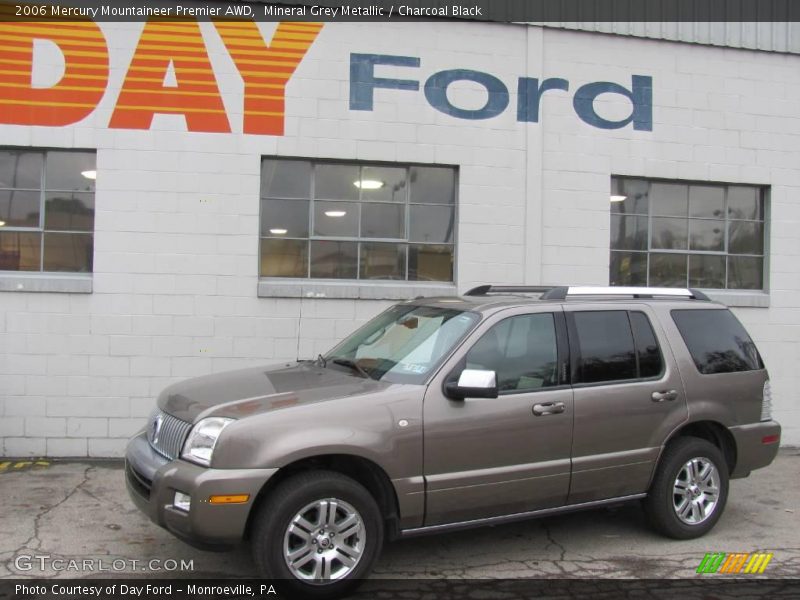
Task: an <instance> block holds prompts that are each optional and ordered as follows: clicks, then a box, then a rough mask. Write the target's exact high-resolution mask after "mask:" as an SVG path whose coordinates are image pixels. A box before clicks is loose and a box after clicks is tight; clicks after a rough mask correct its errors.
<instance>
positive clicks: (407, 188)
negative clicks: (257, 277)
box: [259, 157, 458, 281]
mask: <svg viewBox="0 0 800 600" xmlns="http://www.w3.org/2000/svg"><path fill="white" fill-rule="evenodd" d="M281 158H282V157H264V159H262V162H263V160H274V161H280V160H281ZM284 160H292V161H307V162H310V163H311V173H312V175H311V181H310V190H309V197H308V198H298V197H291V196H285V195H263V194H262V195H260V200H262V201H263V200H290V201H291V200H307V201H308V236H307V237H301V236H292V235H281V236H270V235H265V232H264V231H260V236H259V237H260V239H261V240H274V239H281V240H295V241H302V242H307V243H308V246H307V252H306V275H305V277H302V278H303V279H309V280H315V279H321V278H319V277H313V276H312V275H311V272H312V271H311V267H312V252H311V244H312V243H313V242H324V241H332V242H349V243H355V244H356V257H355V261H356V262H355V264H356V276H355V278H354V279H343V280H344V281H352V280H359V281H364V279H362V277H361V256H362V248H363V244H364V243H381V244H391V245H394V246H400V247H403V248H404V250H405V252H404V254H405V257H404V259H405V260H404V265H403V269H404V274H403V279H402V280H403V281H417V280H413V279H410V278H409V261H410V258H411V251H410V250H411V247H412V246H448V247H450V248H451V252H452V260H453V263H454V262H455V245H456V223H457V218H458V216H457V210H458V208H457V202H456V198H455V194H456V190H457V185H456V170H455V168H452V167H445V166H442V165H421V164H407V163H366V162H358V163H357V162H348V161H316V160H312V159H303V158H296V157H292V158H288V157H286V158H284ZM324 165H343V166H357V167H358V177H359V179H360V180H363V179H364V177H365V175H364V170H365V169H366V168H370V167H377V168H380V167H388V168H402V169H403V170H404V171H405V173H404V186H403V187H404V190H403V193H402V195H403V200H402V202H398V201H391V200H372V199H368V198H365V197H364V190H363V189H361V188H359V192H358V198H357V199H345V198H327V197H324V196H320V197H317V170H318V168H319V167H320V166H324ZM414 167H435V168H449V169H451V170H452V173H453V199H452V201H451V202H450V203H448V204H445V203H436V202H418V201H417V202H412V201H411V185H412V182H411V169H412V168H414ZM317 202H331V203H342V204H353V203H355V204H356V205H357V207H358V215H357V219H356V222H357V234H356V235H355V236H330V235H328V236H326V235H318V234H316V233H315V225H316V222H315V214H316V203H317ZM365 204H370V205H376V204H377V205H385V206H398V205H402V206H403V219H404V227H403V234H404V235H403V237H401V238H387V237H362V235H361V234H362V223H363V220H362V211H363V207H364V205H365ZM413 206H435V207H450V208H451V210H452V232H451V238H452V241H450V242H436V241H433V242H425V241H414V240H412V239H411V207H413ZM261 276H262V277H263V276H264V275H261ZM454 276H455V264H453V273H452V274H451V277H450V279H449V280H442V281H452V280H453V277H454ZM268 277H269V276H268ZM385 280H388V279H384V281H385Z"/></svg>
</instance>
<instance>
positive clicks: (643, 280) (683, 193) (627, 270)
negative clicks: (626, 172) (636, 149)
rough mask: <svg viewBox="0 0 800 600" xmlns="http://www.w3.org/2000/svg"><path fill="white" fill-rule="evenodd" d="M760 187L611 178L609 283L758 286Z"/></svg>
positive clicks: (761, 282) (761, 272) (762, 201)
mask: <svg viewBox="0 0 800 600" xmlns="http://www.w3.org/2000/svg"><path fill="white" fill-rule="evenodd" d="M765 196H766V189H765V188H764V187H761V186H754V185H740V184H716V183H700V182H697V183H696V182H682V181H663V180H651V179H643V178H638V177H612V178H611V267H610V273H609V281H610V283H611V285H650V286H665V287H687V286H689V287H697V288H709V289H731V290H763V289H764V287H765V285H764V258H765V250H764V240H765V218H764V215H765V202H766V200H765Z"/></svg>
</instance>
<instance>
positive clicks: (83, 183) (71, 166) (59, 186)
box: [44, 152, 97, 192]
mask: <svg viewBox="0 0 800 600" xmlns="http://www.w3.org/2000/svg"><path fill="white" fill-rule="evenodd" d="M95 164H96V160H95V154H94V152H48V153H47V161H46V165H45V174H44V186H45V189H48V190H69V191H75V192H93V191H94V177H95V176H96V173H97V170H96V169H97V167H96V166H95Z"/></svg>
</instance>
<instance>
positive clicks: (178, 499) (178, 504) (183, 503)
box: [172, 492, 192, 512]
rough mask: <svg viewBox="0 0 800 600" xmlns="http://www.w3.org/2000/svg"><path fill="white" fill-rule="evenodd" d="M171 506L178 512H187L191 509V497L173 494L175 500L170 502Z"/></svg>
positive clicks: (177, 493) (180, 493) (179, 493)
mask: <svg viewBox="0 0 800 600" xmlns="http://www.w3.org/2000/svg"><path fill="white" fill-rule="evenodd" d="M172 505H173V506H174V507H175V508H177V509H178V510H182V511H184V512H189V509H190V508H191V507H192V497H191V496H190V495H189V494H184V493H183V492H175V499H174V500H173V501H172Z"/></svg>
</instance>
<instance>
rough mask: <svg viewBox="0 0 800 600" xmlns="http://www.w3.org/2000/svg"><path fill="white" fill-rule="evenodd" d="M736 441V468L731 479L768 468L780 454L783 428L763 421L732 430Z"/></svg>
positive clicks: (772, 422)
mask: <svg viewBox="0 0 800 600" xmlns="http://www.w3.org/2000/svg"><path fill="white" fill-rule="evenodd" d="M730 432H731V434H733V438H734V440H736V468H734V470H733V472H732V473H731V478H732V479H735V478H737V477H747V476H748V475H749V474H750V471H753V470H755V469H760V468H762V467H766V466H767V465H769V464H770V463H771V462H772V461H773V460H775V456H777V454H778V447H779V446H780V443H781V426H780V424H779V423H776V422H775V421H762V422H761V423H751V424H748V425H739V426H737V427H731V428H730Z"/></svg>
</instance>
